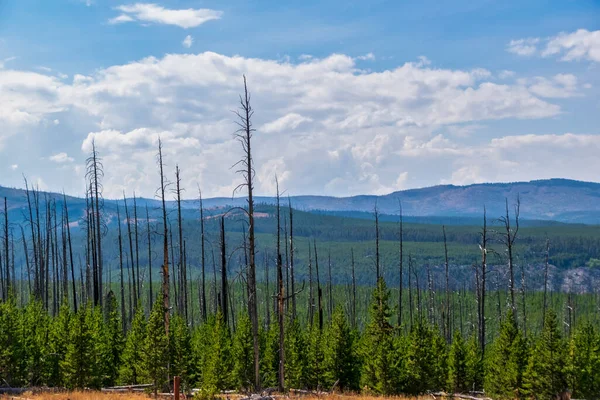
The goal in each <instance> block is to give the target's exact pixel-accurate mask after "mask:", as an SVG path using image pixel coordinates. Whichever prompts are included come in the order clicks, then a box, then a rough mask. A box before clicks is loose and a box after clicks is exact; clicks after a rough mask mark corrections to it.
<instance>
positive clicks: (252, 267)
mask: <svg viewBox="0 0 600 400" xmlns="http://www.w3.org/2000/svg"><path fill="white" fill-rule="evenodd" d="M236 115H237V117H238V118H239V122H238V125H239V128H240V129H238V131H237V132H236V134H235V137H236V138H237V139H238V140H239V142H240V143H241V145H242V149H243V151H244V155H243V158H242V159H241V160H240V161H239V162H238V165H241V167H242V168H241V169H240V170H239V171H238V172H240V173H241V174H242V176H243V177H244V183H243V184H241V185H240V186H239V187H244V186H245V187H246V188H247V189H248V247H249V249H248V250H249V259H250V260H249V265H248V278H247V283H248V314H249V316H250V321H251V323H252V341H253V350H254V389H255V390H258V389H259V388H260V386H261V384H260V348H259V342H258V308H257V298H256V262H255V254H256V251H255V238H254V198H253V191H254V184H253V182H254V167H253V160H252V150H251V142H252V140H251V139H252V134H253V132H254V131H255V129H254V128H252V122H251V119H252V116H253V115H254V110H253V109H252V106H251V105H250V93H249V92H248V86H247V84H246V76H244V95H243V97H242V96H240V109H239V111H237V112H236Z"/></svg>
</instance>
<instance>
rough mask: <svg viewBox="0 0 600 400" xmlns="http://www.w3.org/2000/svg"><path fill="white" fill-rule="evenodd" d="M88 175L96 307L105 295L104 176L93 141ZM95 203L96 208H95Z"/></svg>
mask: <svg viewBox="0 0 600 400" xmlns="http://www.w3.org/2000/svg"><path fill="white" fill-rule="evenodd" d="M87 164H88V166H87V169H88V171H87V174H88V176H89V177H90V191H91V200H92V211H93V210H94V208H95V213H93V215H94V216H95V219H96V220H95V228H96V232H95V235H94V236H95V240H94V241H95V246H96V259H97V266H96V268H97V272H96V273H95V275H97V277H98V278H97V279H98V280H97V283H96V284H97V288H96V290H95V296H94V305H98V304H99V305H102V297H103V296H102V293H103V288H102V287H103V282H102V281H103V276H104V275H103V263H102V234H101V230H102V225H101V224H100V218H101V217H100V209H101V206H100V199H101V183H100V178H101V177H102V176H103V175H104V172H103V167H102V162H101V159H100V158H99V157H98V151H97V150H96V142H95V141H92V154H91V155H90V157H89V158H88V160H87ZM94 202H95V206H94Z"/></svg>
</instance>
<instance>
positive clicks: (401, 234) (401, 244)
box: [352, 200, 404, 327]
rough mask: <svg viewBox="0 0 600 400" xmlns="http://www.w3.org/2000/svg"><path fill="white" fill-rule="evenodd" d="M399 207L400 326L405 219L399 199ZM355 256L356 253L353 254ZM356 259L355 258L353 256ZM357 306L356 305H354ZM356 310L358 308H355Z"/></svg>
mask: <svg viewBox="0 0 600 400" xmlns="http://www.w3.org/2000/svg"><path fill="white" fill-rule="evenodd" d="M398 207H399V209H400V220H399V230H400V232H399V235H398V236H399V250H400V254H399V256H400V262H399V269H400V271H399V275H400V276H399V278H400V279H399V283H398V326H399V327H400V326H402V303H403V298H402V289H403V288H404V282H403V277H404V221H403V219H404V218H403V216H402V202H401V201H400V200H398ZM353 256H354V254H353ZM353 260H354V258H353ZM352 264H353V266H354V261H353V263H352ZM354 307H356V305H355V306H354ZM355 311H356V310H355Z"/></svg>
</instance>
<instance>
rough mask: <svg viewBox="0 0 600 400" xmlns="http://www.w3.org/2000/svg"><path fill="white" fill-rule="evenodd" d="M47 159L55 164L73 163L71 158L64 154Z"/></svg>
mask: <svg viewBox="0 0 600 400" xmlns="http://www.w3.org/2000/svg"><path fill="white" fill-rule="evenodd" d="M49 159H50V161H52V162H55V163H57V164H64V163H71V162H73V161H75V160H74V159H73V157H69V155H68V154H67V153H65V152H62V153H57V154H54V155H52V156H50V157H49Z"/></svg>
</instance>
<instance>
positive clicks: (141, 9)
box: [109, 3, 223, 29]
mask: <svg viewBox="0 0 600 400" xmlns="http://www.w3.org/2000/svg"><path fill="white" fill-rule="evenodd" d="M116 10H117V11H120V12H121V13H122V14H121V15H119V16H117V17H115V18H112V19H110V20H109V23H111V24H118V23H124V22H131V21H140V22H148V23H157V24H163V25H175V26H179V27H181V28H184V29H188V28H195V27H197V26H200V25H202V24H204V23H205V22H208V21H211V20H215V19H221V16H222V15H223V12H222V11H217V10H211V9H207V8H201V9H193V8H188V9H181V10H172V9H168V8H164V7H161V6H159V5H157V4H152V3H135V4H130V5H122V6H118V7H116Z"/></svg>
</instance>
